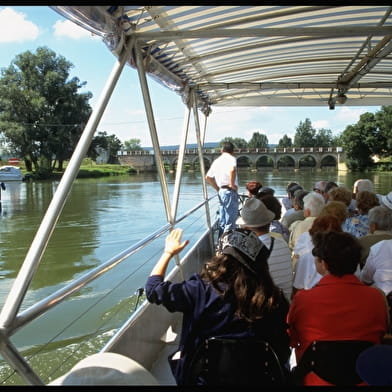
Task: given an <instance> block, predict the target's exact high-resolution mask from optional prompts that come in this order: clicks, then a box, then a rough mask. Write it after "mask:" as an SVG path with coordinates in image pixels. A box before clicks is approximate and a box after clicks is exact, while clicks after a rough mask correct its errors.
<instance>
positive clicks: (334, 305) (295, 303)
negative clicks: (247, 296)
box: [287, 231, 388, 385]
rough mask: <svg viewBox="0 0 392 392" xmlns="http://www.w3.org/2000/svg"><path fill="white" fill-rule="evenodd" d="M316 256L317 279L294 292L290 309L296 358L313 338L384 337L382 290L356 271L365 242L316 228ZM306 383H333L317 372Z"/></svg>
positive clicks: (385, 322) (385, 318)
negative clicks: (317, 230)
mask: <svg viewBox="0 0 392 392" xmlns="http://www.w3.org/2000/svg"><path fill="white" fill-rule="evenodd" d="M312 240H313V243H314V248H313V252H312V253H313V256H314V257H315V261H314V262H315V265H316V269H317V272H318V273H319V274H320V275H322V278H321V280H320V281H319V283H318V284H317V285H316V286H315V287H313V288H312V289H310V290H301V291H299V292H297V294H296V295H295V296H294V298H293V300H292V302H291V305H290V310H289V314H288V317H287V320H288V324H289V334H290V339H291V342H290V344H291V346H292V347H293V348H294V349H295V354H296V359H297V363H299V366H300V362H301V358H302V356H303V355H304V352H305V350H306V349H307V348H308V347H309V346H310V345H311V344H312V342H313V341H315V340H324V341H325V340H328V341H340V340H361V341H366V342H370V343H374V344H378V343H380V342H381V339H382V338H383V336H384V335H385V333H386V331H387V327H388V313H387V312H388V310H387V304H386V300H385V296H384V294H383V293H382V292H381V291H380V290H378V289H377V288H375V287H369V286H366V285H365V284H364V283H362V282H361V281H360V280H359V279H358V278H357V277H356V276H355V275H354V272H355V271H356V269H357V267H358V264H359V260H360V256H361V246H360V244H359V242H358V240H357V239H356V238H355V237H353V236H352V235H351V234H349V233H344V232H336V231H329V232H317V233H314V235H313V236H312ZM302 382H303V384H304V385H332V384H331V383H328V382H327V381H325V380H324V379H323V378H321V377H319V376H318V375H317V374H316V373H315V372H313V371H310V372H309V373H307V374H306V375H305V377H304V379H303V381H302Z"/></svg>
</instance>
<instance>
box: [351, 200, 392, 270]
mask: <svg viewBox="0 0 392 392" xmlns="http://www.w3.org/2000/svg"><path fill="white" fill-rule="evenodd" d="M368 219H369V233H368V234H366V235H364V236H363V237H360V238H359V239H358V241H359V243H360V244H361V246H362V251H361V269H362V268H363V266H364V264H365V262H366V259H367V257H368V256H369V251H370V247H371V246H372V245H374V244H375V243H377V242H379V241H382V240H391V239H392V210H391V209H389V208H387V207H384V206H376V207H373V208H371V209H370V210H369V213H368Z"/></svg>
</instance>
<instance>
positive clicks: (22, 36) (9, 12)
mask: <svg viewBox="0 0 392 392" xmlns="http://www.w3.org/2000/svg"><path fill="white" fill-rule="evenodd" d="M25 18H26V15H25V14H23V13H21V12H16V11H14V10H13V9H12V8H2V9H0V42H1V43H11V42H23V41H33V40H35V39H36V38H37V37H38V35H39V32H40V31H39V28H38V26H37V25H35V24H34V23H33V22H30V21H28V20H26V19H25Z"/></svg>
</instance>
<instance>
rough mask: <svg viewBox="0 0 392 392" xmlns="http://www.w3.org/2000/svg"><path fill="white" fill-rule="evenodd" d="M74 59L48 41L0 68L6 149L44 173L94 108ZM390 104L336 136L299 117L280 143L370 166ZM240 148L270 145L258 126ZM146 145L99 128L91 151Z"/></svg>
mask: <svg viewBox="0 0 392 392" xmlns="http://www.w3.org/2000/svg"><path fill="white" fill-rule="evenodd" d="M72 67H73V64H72V63H70V62H69V61H68V60H66V59H65V58H64V57H63V56H61V55H57V54H56V53H55V52H54V51H53V50H51V49H49V48H47V47H39V48H38V49H37V50H36V52H35V53H32V52H31V51H26V52H23V53H21V54H19V55H17V56H16V57H15V59H14V60H13V61H12V62H11V64H10V66H9V67H7V68H5V69H2V70H1V74H0V137H1V139H2V140H3V141H4V142H5V143H6V145H7V148H8V151H9V152H10V153H11V154H13V155H15V156H19V157H21V158H22V159H23V160H24V163H25V166H26V170H28V171H35V172H36V173H37V174H42V175H43V176H45V175H47V174H50V173H51V172H52V171H53V170H54V169H57V170H62V169H63V164H64V161H66V160H67V159H69V158H70V157H71V155H72V152H73V150H74V149H75V147H76V144H77V142H78V140H79V138H80V136H81V133H82V131H83V129H84V126H85V124H86V123H87V121H88V118H89V116H90V114H91V112H92V108H91V106H90V105H89V100H90V99H91V98H92V94H91V92H84V93H81V92H80V91H79V90H80V89H81V88H82V87H84V86H85V85H86V82H82V81H80V80H79V78H77V77H73V78H70V69H71V68H72ZM391 130H392V106H382V108H381V110H380V111H379V112H377V113H375V114H373V113H364V114H362V115H361V117H360V119H359V121H358V122H357V124H353V125H349V126H348V127H346V129H345V130H344V131H343V132H342V133H341V134H339V135H338V136H335V137H334V136H333V135H332V131H331V130H329V129H319V130H316V129H314V128H313V126H312V124H311V121H310V119H308V118H306V119H305V120H304V121H303V122H302V121H301V122H300V123H299V125H298V126H297V128H296V131H295V136H294V140H292V139H291V138H290V137H289V136H287V134H284V135H283V137H282V138H281V139H280V140H279V143H278V147H297V146H298V147H315V146H320V147H330V146H341V147H343V148H344V150H345V152H346V156H347V164H348V166H349V168H351V169H354V170H355V169H358V170H363V169H366V168H368V167H371V166H372V164H373V161H372V159H371V157H372V156H373V155H378V156H379V157H381V158H382V157H387V156H390V155H391V151H392V131H391ZM224 141H231V142H233V144H234V145H235V146H236V148H246V147H249V148H263V147H268V145H269V142H268V137H267V135H264V134H262V133H259V132H255V133H254V134H253V136H252V138H251V139H250V140H249V141H246V140H245V139H242V138H225V139H223V140H222V141H221V142H220V144H222V143H223V142H224ZM121 148H125V149H127V150H133V151H135V150H142V147H141V145H140V140H139V139H137V138H134V139H130V140H128V141H125V142H124V144H122V143H121V141H120V140H119V139H118V138H117V136H116V135H114V134H112V135H109V134H108V133H107V132H106V131H104V132H98V134H97V135H96V136H95V137H94V138H93V140H92V143H91V145H90V148H89V150H88V153H87V156H88V157H90V158H92V159H94V160H96V159H97V156H98V155H99V152H100V151H101V150H105V151H107V152H108V154H109V163H114V162H115V161H116V159H117V152H118V151H119V150H120V149H121Z"/></svg>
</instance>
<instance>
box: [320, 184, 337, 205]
mask: <svg viewBox="0 0 392 392" xmlns="http://www.w3.org/2000/svg"><path fill="white" fill-rule="evenodd" d="M337 187H338V184H337V183H336V182H333V181H328V182H327V184H326V185H325V189H324V193H323V196H324V199H325V200H326V201H328V200H329V193H328V192H329V191H330V190H331V189H332V188H337Z"/></svg>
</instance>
